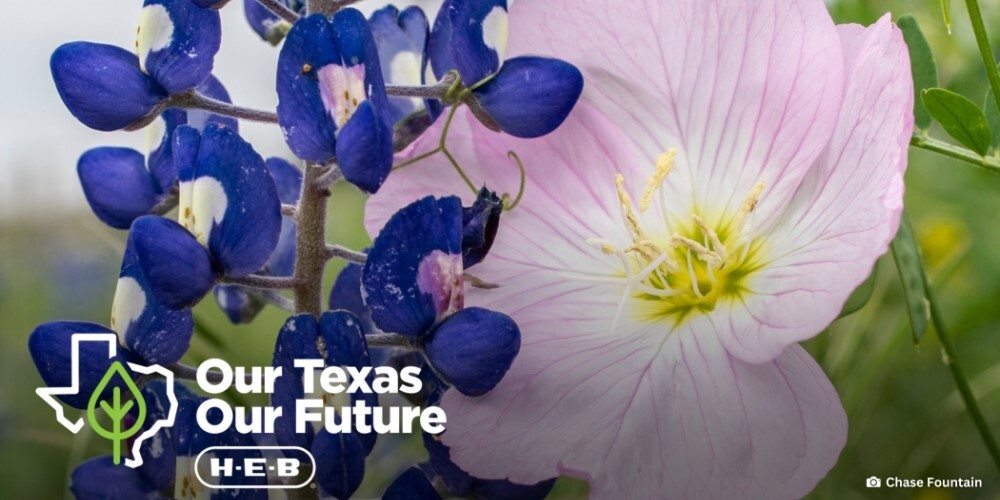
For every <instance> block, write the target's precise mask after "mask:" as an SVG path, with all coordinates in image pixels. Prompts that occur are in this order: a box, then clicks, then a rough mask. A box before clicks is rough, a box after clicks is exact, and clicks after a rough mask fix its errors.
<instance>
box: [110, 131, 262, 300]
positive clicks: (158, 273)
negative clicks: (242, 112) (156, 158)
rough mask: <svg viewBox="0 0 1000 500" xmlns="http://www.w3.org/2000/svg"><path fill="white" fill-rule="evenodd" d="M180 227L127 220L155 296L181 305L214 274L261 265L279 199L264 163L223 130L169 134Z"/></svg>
mask: <svg viewBox="0 0 1000 500" xmlns="http://www.w3.org/2000/svg"><path fill="white" fill-rule="evenodd" d="M174 138H175V143H174V151H173V154H174V158H175V161H176V163H177V166H178V178H179V180H180V184H179V206H178V210H179V219H180V221H181V223H180V224H178V223H176V222H174V221H172V220H169V219H166V218H163V217H157V216H148V215H147V216H143V217H140V218H138V219H136V220H135V222H134V223H132V229H131V232H130V234H129V240H130V241H131V242H132V244H133V245H134V247H135V250H136V255H137V258H138V262H139V267H140V268H141V269H142V272H143V274H144V275H145V276H146V278H147V279H148V280H149V284H150V289H151V290H152V292H153V294H154V295H155V296H156V298H157V299H158V300H159V301H160V302H162V303H163V304H164V305H166V306H167V307H170V308H173V309H181V308H184V307H188V306H190V305H192V304H194V303H196V302H197V301H198V300H200V299H201V297H203V296H204V295H205V294H206V293H207V292H208V291H209V290H210V289H211V288H212V286H214V285H215V284H216V283H217V282H218V281H219V280H220V279H221V278H222V277H224V276H230V277H241V276H246V275H249V274H251V273H253V272H254V271H257V270H258V269H260V268H261V266H263V265H264V263H265V262H267V259H268V258H269V257H270V256H271V254H272V252H273V251H274V249H275V247H276V246H277V243H278V238H279V235H280V232H281V202H280V201H279V198H278V193H277V189H276V187H275V184H274V181H273V180H272V179H271V176H270V174H269V173H268V170H267V167H266V166H265V163H264V160H263V159H262V158H261V157H260V155H258V154H257V152H256V151H254V150H253V147H252V146H250V144H249V143H247V142H246V141H244V140H243V139H242V138H241V137H240V136H239V135H238V134H237V133H236V132H235V131H234V130H232V129H230V128H229V127H225V126H220V125H216V124H210V125H208V126H207V127H205V131H204V132H203V133H201V134H199V133H198V132H197V131H196V130H194V129H193V128H191V127H186V126H185V127H180V128H178V129H177V130H176V131H175V132H174Z"/></svg>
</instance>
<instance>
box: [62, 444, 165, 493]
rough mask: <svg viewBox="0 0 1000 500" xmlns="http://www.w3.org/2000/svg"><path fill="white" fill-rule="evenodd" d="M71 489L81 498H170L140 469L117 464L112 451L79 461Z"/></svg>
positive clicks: (70, 485) (72, 476) (71, 480)
mask: <svg viewBox="0 0 1000 500" xmlns="http://www.w3.org/2000/svg"><path fill="white" fill-rule="evenodd" d="M69 489H70V491H72V492H73V495H74V496H76V498H77V499H79V500H133V499H136V498H144V499H161V498H163V499H165V498H167V497H166V496H164V495H162V494H161V493H159V492H158V491H157V490H156V487H155V486H154V485H152V484H150V483H149V482H148V481H146V480H145V478H143V477H142V475H141V474H139V471H138V470H136V469H132V468H129V467H125V466H123V465H120V464H119V465H115V463H114V461H113V460H112V458H111V455H106V456H101V457H95V458H92V459H90V460H87V461H86V462H83V463H81V464H80V465H77V466H76V468H75V469H73V474H72V475H71V476H70V484H69Z"/></svg>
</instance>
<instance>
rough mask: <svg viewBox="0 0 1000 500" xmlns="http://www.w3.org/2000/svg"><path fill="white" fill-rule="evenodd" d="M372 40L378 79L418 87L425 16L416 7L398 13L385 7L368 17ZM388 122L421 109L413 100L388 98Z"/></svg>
mask: <svg viewBox="0 0 1000 500" xmlns="http://www.w3.org/2000/svg"><path fill="white" fill-rule="evenodd" d="M368 23H369V24H370V25H371V30H372V37H373V38H374V39H375V45H376V46H377V47H378V54H379V62H380V64H381V67H382V77H383V78H384V79H385V81H387V82H389V83H392V84H393V85H421V84H422V83H423V81H424V49H425V47H426V46H427V35H428V25H427V17H426V16H424V13H423V11H422V10H420V8H419V7H410V8H407V9H406V10H404V11H403V12H402V13H400V12H399V11H398V9H396V7H394V6H392V5H389V6H386V7H384V8H382V9H379V10H377V11H375V13H373V14H372V15H371V18H369V21H368ZM389 107H390V111H391V121H392V123H396V122H398V121H400V120H402V119H403V118H405V117H406V116H407V115H409V114H411V113H413V112H415V111H418V110H420V109H422V108H423V100H421V99H420V98H417V97H391V98H389Z"/></svg>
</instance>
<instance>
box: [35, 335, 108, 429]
mask: <svg viewBox="0 0 1000 500" xmlns="http://www.w3.org/2000/svg"><path fill="white" fill-rule="evenodd" d="M77 333H111V334H113V333H114V331H112V330H110V329H108V328H107V327H105V326H103V325H98V324H97V323H87V322H83V321H53V322H50V323H43V324H41V325H38V327H36V328H35V330H34V331H33V332H31V336H29V337H28V352H30V353H31V359H32V360H33V361H34V362H35V368H37V369H38V373H39V375H41V376H42V380H44V381H45V385H47V386H49V387H71V386H72V384H71V381H72V378H73V376H74V374H73V373H72V370H73V363H72V359H71V349H72V347H73V344H72V342H73V341H72V339H73V335H74V334H77ZM79 346H80V347H79V349H80V351H79V353H80V355H79V358H78V359H79V363H80V364H79V368H78V370H77V372H78V375H79V380H78V382H79V385H78V388H79V391H77V393H76V394H67V395H61V396H59V399H61V400H62V401H63V402H65V403H66V404H68V405H70V406H72V407H74V408H79V409H81V410H82V409H85V408H87V403H88V402H89V400H90V395H91V394H93V392H94V389H96V388H97V385H98V383H100V381H101V378H102V377H104V374H105V373H106V372H107V371H108V369H109V368H110V367H111V364H112V363H113V362H115V361H119V362H123V363H124V361H125V359H124V358H123V357H122V356H121V353H120V352H116V353H115V355H114V356H112V357H108V344H107V343H105V342H80V343H79ZM121 386H122V384H115V383H113V384H108V387H107V389H106V390H105V392H104V393H103V395H102V398H104V397H106V396H110V395H111V391H112V389H113V388H114V387H121Z"/></svg>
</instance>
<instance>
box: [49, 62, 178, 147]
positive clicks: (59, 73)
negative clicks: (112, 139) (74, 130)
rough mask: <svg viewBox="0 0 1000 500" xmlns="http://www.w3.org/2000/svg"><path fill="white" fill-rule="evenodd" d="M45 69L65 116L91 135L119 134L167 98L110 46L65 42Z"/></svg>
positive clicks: (131, 63) (137, 66)
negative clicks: (66, 111)
mask: <svg viewBox="0 0 1000 500" xmlns="http://www.w3.org/2000/svg"><path fill="white" fill-rule="evenodd" d="M49 65H50V67H51V70H52V79H53V80H54V81H55V84H56V90H58V91H59V97H60V98H62V101H63V103H65V104H66V107H67V108H69V111H70V113H72V114H73V116H75V117H76V118H77V119H78V120H80V122H82V123H83V124H84V125H86V126H88V127H90V128H93V129H96V130H101V131H112V130H119V129H123V128H125V127H127V126H128V125H130V124H132V123H133V122H135V121H136V120H138V119H140V118H142V117H144V116H146V115H147V114H148V113H149V112H150V111H152V110H153V108H155V107H156V106H157V105H158V104H160V102H162V101H163V100H164V99H166V97H167V92H166V91H165V90H164V89H163V88H162V87H160V86H159V85H158V84H157V83H156V81H155V80H153V79H152V78H150V77H149V76H147V75H146V74H144V73H143V72H142V70H140V69H139V60H138V58H136V56H135V54H132V53H130V52H128V51H127V50H125V49H122V48H119V47H115V46H113V45H103V44H98V43H90V42H70V43H67V44H64V45H61V46H59V48H57V49H56V50H55V52H53V53H52V59H51V60H50V63H49Z"/></svg>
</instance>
